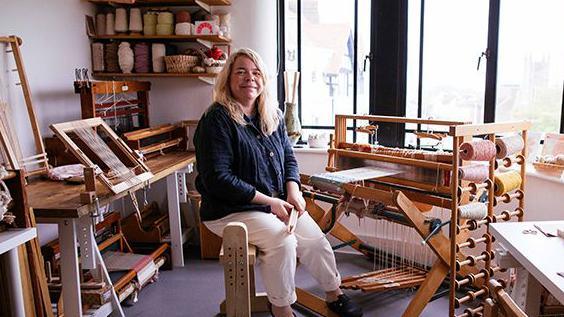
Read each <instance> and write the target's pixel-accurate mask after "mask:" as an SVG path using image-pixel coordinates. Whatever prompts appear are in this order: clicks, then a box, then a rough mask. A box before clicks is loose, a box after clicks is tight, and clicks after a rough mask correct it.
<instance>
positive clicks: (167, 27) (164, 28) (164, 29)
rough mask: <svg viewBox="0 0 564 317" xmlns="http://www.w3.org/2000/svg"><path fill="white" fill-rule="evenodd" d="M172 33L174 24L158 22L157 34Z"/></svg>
mask: <svg viewBox="0 0 564 317" xmlns="http://www.w3.org/2000/svg"><path fill="white" fill-rule="evenodd" d="M172 34H174V25H172V24H157V35H172Z"/></svg>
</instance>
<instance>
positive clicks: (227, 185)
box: [194, 104, 300, 221]
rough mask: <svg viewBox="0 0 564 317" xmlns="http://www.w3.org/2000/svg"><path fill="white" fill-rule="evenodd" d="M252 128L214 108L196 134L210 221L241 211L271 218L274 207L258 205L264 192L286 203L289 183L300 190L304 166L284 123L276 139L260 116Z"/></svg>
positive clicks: (205, 216) (204, 208) (204, 210)
mask: <svg viewBox="0 0 564 317" xmlns="http://www.w3.org/2000/svg"><path fill="white" fill-rule="evenodd" d="M245 120H246V121H247V125H240V124H238V123H237V122H235V121H233V120H232V119H231V117H230V116H229V113H228V112H227V110H226V109H225V108H224V107H223V106H221V105H219V104H213V105H212V106H211V107H210V109H208V111H206V113H204V115H203V116H202V118H201V119H200V122H199V123H198V127H197V129H196V132H195V134H194V145H195V147H196V162H197V165H198V176H197V178H196V188H197V189H198V191H199V192H200V194H201V195H202V204H201V207H200V217H201V219H202V220H204V221H208V220H215V219H220V218H223V217H225V216H227V215H229V214H231V213H235V212H241V211H249V210H253V211H263V212H271V210H270V206H268V205H257V204H252V203H251V200H252V199H253V197H254V196H255V193H256V191H259V192H261V193H263V194H265V195H267V196H275V197H279V198H281V199H285V198H286V182H288V181H294V182H296V183H298V184H299V182H300V176H299V170H298V163H297V161H296V158H295V156H294V151H293V150H292V145H291V144H290V142H289V140H288V136H287V134H286V127H285V126H284V118H283V117H282V116H281V115H280V124H279V126H278V129H276V130H275V131H274V132H273V133H272V135H269V136H265V135H264V134H263V133H262V132H261V130H260V127H259V126H258V123H259V118H258V115H257V116H255V117H254V118H252V119H250V118H248V117H246V116H245Z"/></svg>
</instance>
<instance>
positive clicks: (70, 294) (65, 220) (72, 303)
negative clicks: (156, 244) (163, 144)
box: [27, 152, 196, 317]
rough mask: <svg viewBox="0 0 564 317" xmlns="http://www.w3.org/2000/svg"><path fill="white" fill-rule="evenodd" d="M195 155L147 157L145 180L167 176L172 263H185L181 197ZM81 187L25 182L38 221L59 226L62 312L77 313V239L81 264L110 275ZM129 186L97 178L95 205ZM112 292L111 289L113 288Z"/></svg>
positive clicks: (79, 310)
mask: <svg viewBox="0 0 564 317" xmlns="http://www.w3.org/2000/svg"><path fill="white" fill-rule="evenodd" d="M195 160H196V157H195V154H194V153H193V152H169V153H166V154H164V155H160V156H157V157H155V158H152V159H150V160H148V161H147V162H146V164H147V166H148V167H149V169H150V170H151V172H152V173H153V175H154V176H153V177H152V178H151V179H150V180H149V183H154V182H156V181H158V180H161V179H163V178H166V180H167V200H168V214H169V222H170V235H171V249H172V262H173V266H184V254H183V250H182V245H183V243H184V239H183V236H182V228H181V222H180V205H179V204H180V202H182V201H185V200H186V193H185V191H186V178H185V176H186V174H187V173H191V172H192V166H193V164H194V162H195ZM143 186H144V184H140V185H137V186H135V187H133V188H131V189H130V191H135V190H137V189H140V188H142V187H143ZM84 190H85V187H84V185H72V184H67V183H65V182H56V181H51V180H44V179H41V180H36V181H32V182H31V183H30V184H29V185H28V186H27V194H28V199H29V205H30V206H31V207H32V208H33V211H34V213H35V216H36V218H37V221H38V222H44V223H56V224H57V225H58V231H59V241H60V246H61V279H62V282H63V285H64V287H63V290H62V292H63V305H64V311H65V315H66V316H67V314H68V316H71V317H74V316H77V317H81V316H82V305H81V299H80V279H79V265H78V264H79V263H78V252H77V239H78V241H79V243H80V250H81V264H82V268H83V269H89V268H90V269H93V268H96V266H97V264H98V265H100V266H101V268H102V270H101V271H102V274H103V275H104V276H102V278H103V279H106V280H107V279H109V275H107V270H106V269H105V265H104V263H103V261H102V260H101V255H100V254H99V251H98V248H92V247H90V246H92V245H95V240H94V231H93V225H92V219H91V217H90V215H91V213H95V212H96V205H95V204H84V203H81V201H80V193H81V192H83V191H84ZM126 195H128V192H122V193H119V194H113V193H111V192H110V191H109V190H108V189H107V188H106V187H104V186H103V185H102V184H101V183H99V182H97V186H96V196H97V197H98V201H99V205H100V206H104V205H106V204H109V203H111V202H112V201H115V200H117V199H119V198H122V197H124V196H126ZM114 295H115V294H114ZM116 298H117V297H116V296H114V298H113V302H114V306H115V307H114V308H115V309H116V310H118V311H119V312H120V314H118V316H119V315H123V312H122V311H121V307H120V306H119V300H118V301H117V303H116V302H115V301H116Z"/></svg>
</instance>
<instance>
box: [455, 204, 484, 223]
mask: <svg viewBox="0 0 564 317" xmlns="http://www.w3.org/2000/svg"><path fill="white" fill-rule="evenodd" d="M458 215H459V216H460V218H465V219H473V220H482V219H484V218H486V216H487V215H488V206H487V205H486V204H484V203H469V204H466V205H464V206H460V207H458Z"/></svg>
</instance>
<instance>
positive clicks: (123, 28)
mask: <svg viewBox="0 0 564 317" xmlns="http://www.w3.org/2000/svg"><path fill="white" fill-rule="evenodd" d="M115 30H116V32H122V33H124V32H127V30H128V28H127V10H126V9H124V8H117V9H116V23H115Z"/></svg>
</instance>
